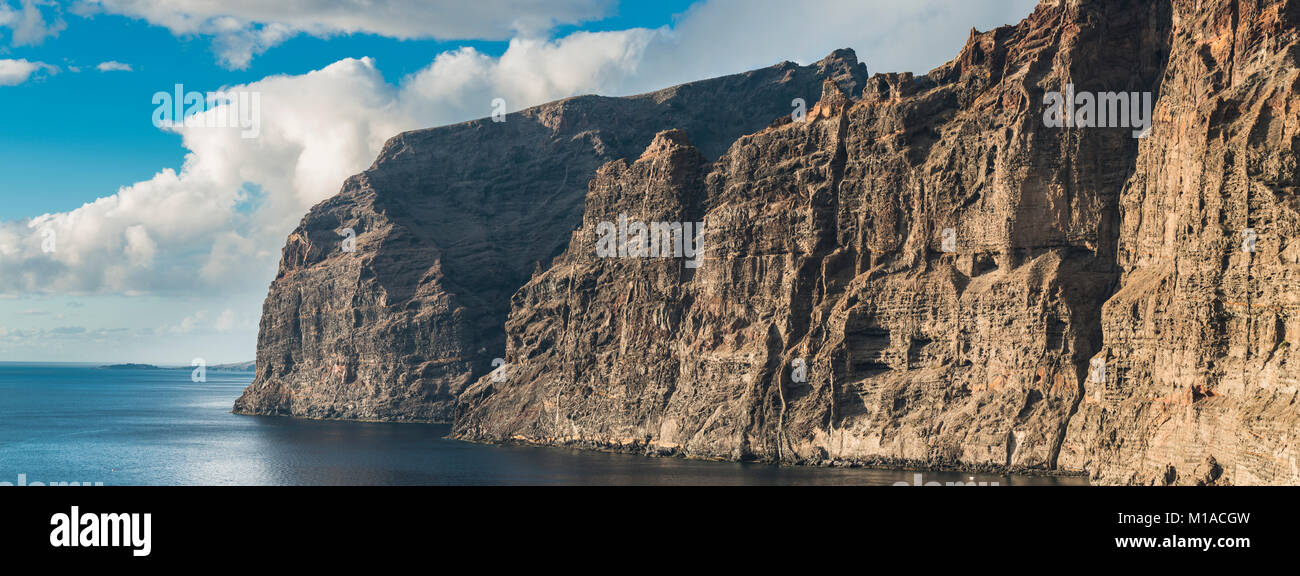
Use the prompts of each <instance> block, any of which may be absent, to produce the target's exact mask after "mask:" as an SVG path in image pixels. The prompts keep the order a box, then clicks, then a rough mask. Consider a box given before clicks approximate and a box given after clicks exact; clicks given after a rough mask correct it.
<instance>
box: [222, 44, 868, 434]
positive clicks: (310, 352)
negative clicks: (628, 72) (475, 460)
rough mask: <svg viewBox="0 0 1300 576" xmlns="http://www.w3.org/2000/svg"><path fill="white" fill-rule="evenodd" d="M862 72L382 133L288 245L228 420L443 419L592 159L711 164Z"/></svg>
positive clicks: (786, 71) (495, 339)
mask: <svg viewBox="0 0 1300 576" xmlns="http://www.w3.org/2000/svg"><path fill="white" fill-rule="evenodd" d="M866 78H867V71H866V67H865V66H863V65H861V64H859V63H858V62H857V60H856V57H855V56H854V55H853V53H852V52H848V51H843V52H837V53H835V54H832V55H831V56H829V57H828V58H826V59H825V60H823V61H821V62H819V63H817V64H815V65H812V66H807V67H800V66H796V65H794V64H791V63H785V64H781V65H778V66H775V67H772V68H768V69H765V70H759V71H756V72H750V73H747V74H741V75H736V76H728V77H724V78H718V79H714V80H707V81H702V82H696V83H692V84H686V85H683V86H677V87H674V88H670V89H667V90H663V91H660V92H656V93H652V94H647V95H643V96H637V97H631V98H601V97H594V96H592V97H579V98H572V99H568V100H564V101H560V102H555V103H551V104H547V105H544V106H539V107H536V108H532V109H529V110H525V111H523V112H521V113H518V114H511V115H509V116H508V117H507V118H506V121H505V122H501V123H497V122H493V121H491V120H482V121H477V122H469V123H465V124H460V125H456V126H450V127H445V128H438V129H432V130H424V131H418V132H411V133H406V134H402V135H400V136H397V137H396V138H393V139H392V140H391V141H389V142H388V143H387V144H386V145H385V146H384V149H383V152H382V153H381V154H380V156H379V158H378V159H377V160H376V161H375V164H374V165H373V166H372V167H371V168H370V169H369V170H367V171H366V172H364V173H362V174H360V175H358V176H355V177H353V178H351V179H349V180H348V181H347V182H346V183H345V184H344V186H343V190H342V191H341V192H340V193H339V194H338V195H337V196H336V197H334V198H332V199H330V200H328V201H326V202H324V203H322V204H320V205H318V206H316V207H315V208H313V209H312V210H311V212H310V213H309V214H308V215H307V216H306V217H305V218H304V219H303V221H302V224H301V225H300V226H299V227H298V229H297V230H295V231H294V232H293V233H292V234H291V235H290V236H289V240H288V242H287V244H286V246H285V248H284V252H283V259H282V261H281V266H280V271H279V274H278V276H277V277H276V279H275V281H274V282H273V284H272V285H271V289H270V294H269V295H268V296H267V299H266V304H265V306H264V309H263V316H262V322H261V328H260V333H259V337H258V353H257V377H256V380H255V381H254V383H253V385H252V386H251V387H249V389H248V390H247V391H246V392H245V393H244V395H243V397H242V398H240V399H239V401H238V403H237V404H236V406H235V410H236V411H237V412H241V413H251V414H276V415H291V416H301V417H310V418H342V419H359V420H433V421H439V420H441V421H445V420H449V419H450V417H451V414H452V407H453V406H454V404H455V401H456V398H457V395H458V394H459V393H460V392H461V390H462V389H463V388H464V387H465V386H467V385H468V384H470V383H471V382H473V381H474V380H476V379H477V378H478V377H479V376H481V375H483V374H485V373H487V372H488V370H490V369H491V368H492V360H493V359H494V358H497V357H503V356H504V355H505V331H504V325H505V320H506V316H507V313H508V311H509V308H510V297H511V295H512V294H513V293H514V292H515V291H516V290H517V289H519V287H520V286H522V285H523V284H524V283H525V282H526V281H527V280H528V278H529V277H530V274H532V272H533V271H534V269H535V268H538V267H545V266H547V265H549V263H550V261H551V259H552V258H554V257H555V255H557V254H559V253H560V252H561V251H562V250H563V249H564V247H565V244H566V242H567V240H568V237H569V234H570V233H571V232H572V231H573V228H574V227H575V226H576V225H577V224H578V223H579V222H580V221H581V218H582V213H583V202H584V198H585V196H586V191H587V183H588V181H590V180H591V178H592V175H593V174H594V173H595V172H596V169H597V168H598V167H599V166H601V165H602V164H605V163H607V162H609V161H612V160H616V159H619V158H625V157H635V156H637V155H638V154H640V153H641V151H642V150H644V149H645V147H646V146H647V145H648V144H649V143H650V141H651V140H652V138H653V137H654V135H655V133H657V132H659V131H661V130H665V129H669V128H677V129H681V130H684V131H685V132H686V133H688V134H690V136H691V138H693V139H694V141H695V142H697V143H698V144H699V146H700V149H701V150H703V151H704V152H705V153H706V154H710V155H711V156H712V157H715V158H716V157H717V156H718V155H720V154H722V153H723V152H725V151H726V149H727V148H728V147H729V146H730V144H731V142H732V141H734V140H735V139H736V138H738V137H740V136H741V135H743V134H746V133H751V132H755V131H758V130H760V129H762V128H763V127H764V126H766V125H767V124H768V123H770V122H771V121H772V119H773V118H776V117H778V116H781V115H789V114H790V113H791V112H792V106H791V102H792V100H793V99H795V98H804V99H806V100H807V101H808V103H809V105H811V104H812V103H815V102H816V98H817V96H818V95H819V94H820V90H821V85H822V82H823V81H824V80H828V79H829V80H832V81H833V82H835V83H837V85H838V86H841V87H843V89H844V90H846V91H849V92H852V93H859V92H860V91H861V89H862V86H863V84H864V83H865V80H866ZM485 106H486V103H485ZM347 231H350V232H351V233H352V234H354V236H352V235H350V234H349V235H347V236H345V234H347Z"/></svg>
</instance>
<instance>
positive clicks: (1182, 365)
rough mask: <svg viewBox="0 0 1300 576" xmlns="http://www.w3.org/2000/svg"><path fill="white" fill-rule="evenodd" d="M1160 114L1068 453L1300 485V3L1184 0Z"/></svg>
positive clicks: (1197, 475) (1144, 473)
mask: <svg viewBox="0 0 1300 576" xmlns="http://www.w3.org/2000/svg"><path fill="white" fill-rule="evenodd" d="M1172 22H1173V29H1172V34H1171V41H1170V44H1169V58H1168V60H1169V61H1168V65H1167V69H1166V72H1165V75H1164V78H1165V80H1164V82H1163V83H1162V85H1161V87H1160V98H1159V103H1158V105H1157V106H1156V113H1155V115H1156V121H1155V124H1154V127H1153V129H1152V132H1151V136H1150V137H1149V138H1147V140H1146V141H1145V142H1144V143H1143V144H1142V146H1141V148H1140V150H1139V154H1138V157H1137V161H1136V164H1135V168H1134V173H1133V175H1132V176H1131V177H1130V178H1129V180H1128V182H1127V183H1126V185H1125V188H1124V190H1123V193H1122V194H1121V195H1120V198H1119V205H1118V208H1119V223H1120V229H1119V240H1120V242H1119V252H1118V254H1117V260H1116V263H1117V265H1118V266H1119V268H1120V270H1121V282H1120V286H1119V287H1118V289H1117V290H1116V291H1115V293H1114V294H1113V295H1112V296H1111V297H1110V298H1109V299H1108V300H1107V301H1106V302H1105V304H1104V305H1103V306H1102V309H1101V319H1100V320H1101V327H1102V330H1103V332H1104V334H1105V339H1104V341H1103V346H1102V348H1101V350H1100V351H1099V353H1098V355H1097V361H1098V362H1099V363H1100V362H1104V363H1105V366H1106V372H1105V375H1104V378H1103V377H1099V378H1094V379H1090V380H1089V381H1088V382H1087V383H1086V385H1085V395H1084V402H1083V404H1082V406H1081V407H1080V411H1079V414H1078V415H1077V416H1076V417H1075V418H1074V419H1073V420H1072V421H1071V423H1070V430H1069V432H1068V433H1067V439H1068V442H1067V450H1066V451H1065V452H1064V454H1063V455H1062V463H1063V465H1068V466H1071V467H1086V468H1088V469H1089V470H1091V471H1092V472H1093V474H1094V475H1096V476H1099V478H1100V479H1101V480H1103V481H1106V482H1113V483H1151V484H1206V483H1219V484H1223V483H1239V484H1298V483H1300V468H1298V466H1300V464H1298V463H1297V458H1298V457H1300V437H1298V436H1300V405H1297V396H1296V392H1297V380H1296V378H1297V371H1298V370H1300V365H1297V364H1296V363H1294V362H1293V361H1300V358H1296V357H1295V352H1294V346H1295V344H1294V343H1295V342H1300V314H1297V312H1298V310H1300V309H1298V306H1300V265H1298V264H1300V241H1298V240H1300V214H1298V210H1300V196H1297V193H1298V192H1300V191H1298V190H1297V188H1296V185H1297V176H1296V174H1297V172H1296V169H1297V167H1296V158H1297V152H1298V151H1300V148H1298V142H1300V141H1298V139H1297V134H1298V133H1300V97H1298V96H1297V90H1296V88H1297V82H1300V70H1298V69H1297V50H1298V48H1297V43H1296V42H1297V33H1296V24H1297V22H1300V3H1297V2H1295V1H1294V0H1288V1H1281V0H1278V1H1255V2H1230V1H1226V0H1225V1H1218V2H1190V1H1189V2H1174V3H1173V13H1172Z"/></svg>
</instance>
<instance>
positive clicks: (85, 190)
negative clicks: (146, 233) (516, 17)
mask: <svg viewBox="0 0 1300 576" xmlns="http://www.w3.org/2000/svg"><path fill="white" fill-rule="evenodd" d="M6 1H7V2H9V4H10V5H11V6H13V7H14V8H18V7H19V6H20V4H19V3H18V2H16V1H15V0H0V3H4V2H6ZM690 4H691V2H690V1H689V0H665V1H652V2H624V3H622V4H618V5H614V6H613V7H612V8H613V10H612V11H613V13H612V14H611V15H610V16H609V17H607V18H602V19H600V20H598V21H594V22H589V23H585V24H583V25H580V26H578V25H567V26H561V27H557V29H556V33H557V34H559V35H564V34H567V33H570V32H572V31H574V30H579V29H581V30H622V29H627V28H635V27H645V28H658V27H660V26H664V25H668V24H671V23H672V19H673V17H674V15H677V14H680V13H681V12H683V11H685V10H686V9H687V8H688V7H689V6H690ZM65 6H68V5H65ZM44 10H45V11H46V12H47V13H49V14H51V15H53V14H55V13H56V12H60V13H62V19H63V21H64V22H65V23H66V28H64V29H63V30H62V31H61V32H59V33H58V35H57V36H54V37H50V38H47V39H46V40H45V41H44V42H43V43H42V44H41V45H39V46H23V47H12V46H10V43H9V39H10V37H12V33H11V32H10V31H8V30H6V29H4V28H0V45H2V46H4V48H0V58H13V59H26V60H29V61H42V62H47V63H49V64H52V65H55V66H58V67H60V69H61V70H60V72H59V73H57V74H54V75H52V76H48V77H45V78H44V79H43V80H39V81H34V82H27V83H24V84H22V85H19V86H10V87H5V88H3V89H0V109H3V110H8V111H10V114H9V115H8V116H7V117H6V118H5V122H4V128H3V130H0V173H3V174H5V178H4V179H3V180H0V197H2V198H4V199H5V201H4V202H3V203H0V220H15V219H20V218H25V217H28V216H34V215H38V214H42V213H45V212H56V211H66V210H71V209H74V208H76V207H78V206H80V205H81V204H82V203H84V202H87V201H90V200H93V199H95V198H97V197H99V196H101V195H103V194H104V193H105V191H109V192H111V191H113V190H115V189H116V188H117V187H118V186H121V185H124V184H129V183H132V182H138V181H141V180H145V179H148V178H149V177H151V176H153V175H154V173H155V172H157V171H158V169H159V168H163V167H172V168H174V169H178V170H179V169H180V167H181V163H182V161H183V160H184V157H185V150H184V149H183V148H182V147H181V139H180V137H179V136H177V135H175V134H166V133H163V132H160V131H159V130H158V129H156V128H154V126H153V125H152V123H150V122H149V119H150V114H151V113H152V112H153V110H154V108H155V106H154V105H153V104H152V103H151V101H150V98H151V97H152V95H153V94H154V93H155V92H157V91H159V90H167V89H170V87H171V86H172V85H174V84H176V83H181V84H184V85H185V86H186V87H187V89H189V88H191V87H192V88H193V89H195V90H199V91H203V92H207V91H210V90H215V89H217V88H219V87H221V86H229V85H234V84H242V83H247V82H252V81H255V80H258V79H260V78H263V77H266V76H270V75H273V74H304V73H307V72H310V71H312V70H317V69H320V68H324V67H325V66H327V65H329V64H331V63H333V62H336V61H338V60H342V59H344V58H349V57H352V58H360V57H363V56H370V57H372V58H374V59H375V60H376V62H377V63H378V65H379V66H380V70H381V72H382V73H383V75H384V77H385V78H386V79H387V80H389V81H390V82H397V81H399V80H400V79H401V78H402V77H404V76H406V75H408V74H411V73H414V72H417V71H419V70H420V69H421V68H424V67H425V66H427V65H428V64H429V62H430V61H431V60H432V59H433V58H434V56H436V55H437V54H439V53H441V52H444V51H447V50H452V49H455V48H458V47H461V46H473V47H475V48H477V49H478V50H480V51H482V52H484V53H486V54H490V55H493V56H499V55H500V54H501V53H502V52H504V51H505V49H506V45H507V41H504V40H497V41H481V40H457V41H440V40H437V39H428V40H396V39H391V38H384V37H382V36H377V35H373V34H357V35H342V36H337V37H331V38H317V37H313V36H310V35H303V36H298V37H295V38H292V39H290V40H288V41H286V42H285V43H283V44H281V45H279V46H277V47H276V48H274V49H272V50H269V51H268V52H267V53H265V54H263V55H261V56H259V57H258V58H256V59H255V60H253V61H252V63H251V64H250V65H249V66H248V67H247V68H246V69H242V70H231V69H228V68H226V67H223V66H221V65H220V64H219V63H218V62H217V60H216V59H215V58H214V56H213V48H212V43H213V41H212V38H211V37H207V36H195V37H176V36H174V35H172V33H170V32H168V31H167V30H166V29H165V28H162V27H159V26H154V25H150V24H149V23H148V22H145V21H142V20H138V19H134V18H130V17H126V16H118V15H114V14H97V15H92V16H89V17H80V16H77V15H75V14H71V13H70V12H68V11H67V9H66V8H65V9H64V10H58V11H56V10H54V9H53V7H45V8H44ZM47 18H48V17H47ZM51 19H52V18H51ZM105 61H115V62H122V63H126V64H129V65H130V66H131V67H132V71H131V72H99V71H97V70H95V67H96V66H97V65H99V64H100V63H102V62H105ZM72 67H76V68H79V69H80V70H81V72H79V73H73V72H71V71H69V70H68V69H69V68H72ZM106 111H112V112H111V113H106ZM72 166H75V167H76V169H75V170H72V169H69V168H70V167H72Z"/></svg>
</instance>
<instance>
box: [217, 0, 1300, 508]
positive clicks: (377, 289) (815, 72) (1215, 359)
mask: <svg viewBox="0 0 1300 576" xmlns="http://www.w3.org/2000/svg"><path fill="white" fill-rule="evenodd" d="M1297 21H1300V0H1164V1H1155V2H1132V1H1127V0H1045V1H1043V2H1042V3H1040V5H1039V6H1038V8H1037V9H1036V10H1035V11H1034V13H1033V14H1032V15H1030V16H1029V17H1028V18H1027V19H1025V20H1024V21H1023V22H1021V23H1019V24H1018V25H1015V26H1007V27H1003V28H999V29H996V30H993V31H989V32H983V33H979V32H975V31H972V33H971V36H970V38H969V39H968V41H967V43H966V46H965V47H964V48H963V50H962V51H961V53H960V54H959V55H958V57H957V58H956V59H954V60H953V61H952V62H950V63H948V64H947V65H944V66H942V67H940V68H938V69H936V70H934V71H932V72H930V73H929V74H927V75H925V76H913V75H911V74H884V75H876V76H874V77H870V78H867V77H866V75H865V70H864V69H863V67H861V66H860V65H858V64H857V63H856V60H854V59H853V58H852V57H851V55H850V54H849V53H846V52H837V53H836V54H834V55H832V56H831V57H830V58H828V59H827V60H825V61H823V62H822V63H819V64H818V65H815V66H812V67H809V68H799V67H795V66H793V65H783V66H779V67H776V68H773V69H768V70H763V71H758V72H754V73H750V74H747V75H742V76H736V77H728V78H724V79H718V80H713V81H708V82H702V83H696V84H690V85H686V86H682V87H678V88H674V89H670V90H666V91H663V92H660V93H656V94H652V95H647V96H643V97H637V98H630V99H605V98H579V99H573V100H567V101H564V102H559V103H555V104H550V105H547V106H542V107H539V108H535V109H532V110H529V111H526V112H524V113H521V114H519V115H513V116H511V117H510V119H509V121H508V122H507V123H505V124H493V123H491V122H489V121H484V122H475V123H469V124H464V125H460V126H455V127H450V128H443V129H438V130H431V131H423V132H416V133H410V134H405V135H402V136H399V137H397V138H395V139H394V140H393V141H391V142H390V143H389V144H388V146H386V148H385V150H384V152H383V154H382V155H381V157H380V159H379V160H378V161H377V162H376V164H375V166H374V167H373V168H371V169H370V170H369V171H367V172H366V173H365V174H362V175H360V176H357V177H355V178H353V179H352V180H350V181H349V182H348V183H347V184H346V185H345V187H344V191H343V192H342V193H341V194H340V195H339V196H338V197H336V198H334V199H332V200H330V201H328V202H326V203H324V204H322V205H320V206H318V207H317V208H315V209H314V210H313V211H312V213H311V214H309V215H308V217H307V218H306V219H305V220H304V222H303V225H302V227H301V228H300V229H299V230H298V231H297V232H295V233H294V234H293V235H292V236H291V237H290V240H289V243H288V245H287V246H286V248H285V252H284V262H283V264H282V270H281V274H280V276H279V278H277V280H276V282H275V284H274V285H273V286H272V290H271V294H270V296H269V297H268V299H267V304H266V310H265V315H264V317H263V321H262V332H261V340H260V342H259V354H258V362H257V369H258V376H257V380H256V382H255V383H254V385H253V386H252V387H250V389H249V391H248V392H247V393H246V394H245V396H244V397H243V398H242V399H241V400H240V403H239V405H238V406H237V410H239V411H244V412H254V413H269V414H290V415H297V416H309V417H325V418H359V419H388V420H411V419H422V420H438V419H445V418H446V417H447V416H448V414H449V412H450V410H451V409H452V408H453V406H454V407H455V424H454V435H455V436H456V437H459V438H462V439H467V440H475V441H489V442H522V443H536V444H551V445H569V446H577V447H586V448H601V449H617V450H625V451H634V452H640V453H648V454H664V455H679V456H685V457H692V458H720V459H729V460H761V461H773V462H776V461H779V462H785V463H799V464H820V465H837V464H867V465H885V466H890V465H909V466H922V467H928V468H964V469H989V470H992V469H998V470H1038V471H1063V472H1079V473H1083V472H1087V473H1089V474H1090V475H1091V476H1092V477H1093V478H1094V479H1095V480H1097V481H1099V482H1103V483H1159V484H1174V483H1177V484H1206V483H1213V484H1230V483H1243V484H1244V483H1290V484H1296V483H1300V468H1297V463H1296V458H1297V456H1300V439H1297V438H1296V436H1297V435H1298V434H1300V405H1297V380H1296V376H1295V375H1294V373H1293V371H1295V370H1300V367H1294V368H1293V367H1292V365H1291V363H1290V361H1291V350H1292V347H1293V345H1292V343H1291V341H1292V340H1300V319H1297V314H1296V310H1297V308H1300V291H1298V290H1297V289H1296V288H1295V287H1296V286H1297V280H1300V243H1297V242H1296V241H1295V240H1294V239H1295V238H1297V237H1298V236H1300V216H1298V214H1297V210H1300V200H1297V196H1296V169H1297V166H1296V154H1297V142H1298V139H1297V132H1298V131H1300V113H1297V109H1298V104H1300V102H1297V97H1296V95H1295V94H1296V90H1295V88H1296V86H1297V83H1298V82H1300V70H1298V68H1297V62H1296V59H1297V55H1298V52H1300V48H1298V47H1297V46H1298V45H1297V33H1296V23H1297ZM818 93H820V94H822V96H821V97H820V98H817V96H816V94H818ZM1058 95H1060V96H1061V97H1062V100H1060V102H1062V106H1061V109H1060V110H1061V111H1065V110H1068V111H1074V110H1076V107H1077V108H1078V109H1081V110H1084V111H1086V113H1079V114H1069V116H1070V120H1069V121H1066V122H1058V121H1054V120H1053V118H1055V119H1058V120H1059V119H1060V117H1061V114H1060V113H1058V114H1056V115H1055V116H1053V115H1052V114H1050V113H1049V111H1050V110H1051V106H1049V105H1048V103H1049V102H1055V101H1057V100H1053V99H1054V98H1055V97H1057V96H1058ZM796 97H802V98H806V99H807V100H808V101H809V103H810V105H811V104H812V103H813V102H817V104H816V106H815V107H813V108H812V109H811V110H810V111H809V114H808V116H807V118H805V119H802V120H801V121H792V120H791V119H790V118H789V117H788V113H789V112H790V101H791V100H792V99H793V98H796ZM1120 97H1122V99H1123V101H1122V102H1121V100H1120ZM1147 98H1149V102H1150V103H1151V109H1150V110H1149V111H1148V110H1146V109H1145V106H1144V105H1145V102H1147V101H1148V100H1147ZM773 119H778V120H777V121H776V122H772V120H773ZM1146 121H1151V122H1150V129H1149V130H1145V131H1144V130H1143V128H1145V127H1146V125H1147V122H1146ZM1135 136H1141V137H1135ZM349 227H350V228H353V229H355V230H356V232H357V240H358V242H357V246H358V248H357V250H356V251H355V252H351V253H348V252H342V251H341V250H339V241H340V238H339V237H338V236H337V233H336V231H337V230H338V229H341V228H349ZM575 228H576V229H575ZM694 232H698V235H697V234H694ZM651 237H653V239H652V238H651ZM696 238H698V245H697V244H696V242H695V240H696ZM692 248H698V249H699V252H698V253H695V252H693V251H692V250H691V249H692ZM503 351H504V352H503ZM498 356H500V357H502V358H504V359H505V362H506V364H505V365H504V366H502V367H500V368H499V369H497V370H495V371H492V368H493V366H492V363H491V360H492V358H494V357H498ZM458 395H459V401H457V396H458Z"/></svg>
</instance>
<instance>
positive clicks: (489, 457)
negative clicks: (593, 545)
mask: <svg viewBox="0 0 1300 576" xmlns="http://www.w3.org/2000/svg"><path fill="white" fill-rule="evenodd" d="M207 377H208V381H207V382H206V383H197V384H196V383H193V382H191V381H190V372H189V370H160V371H154V370H104V369H100V368H97V367H93V366H70V365H50V364H37V365H33V364H0V482H10V483H12V484H18V483H19V475H20V474H22V475H25V478H26V482H28V483H31V482H103V483H104V484H105V485H173V484H182V485H209V484H219V485H237V484H252V485H267V484H270V485H317V484H324V485H332V484H345V485H354V484H361V485H391V484H398V485H411V484H635V485H643V484H893V483H894V482H899V481H907V482H912V481H914V479H915V476H914V473H912V472H901V471H899V472H894V471H879V470H848V469H845V470H840V469H833V470H830V469H814V468H790V467H776V466H768V465H761V464H732V463H717V462H694V461H686V460H680V459H673V458H645V457H641V456H633V455H625V454H604V453H594V452H581V451H576V450H568V449H561V448H526V447H498V446H484V445H478V444H468V443H464V442H456V441H452V440H446V439H445V438H444V436H445V435H446V434H447V432H448V427H447V426H440V425H420V424H367V423H354V422H314V421H303V420H292V419H287V418H265V417H254V416H237V415H234V414H231V413H230V409H231V406H232V405H233V404H234V402H235V399H236V398H238V397H239V394H240V392H241V391H243V389H244V387H245V386H247V385H248V383H249V382H250V381H251V379H252V376H251V375H250V374H238V373H220V372H211V371H209V372H208V374H207ZM967 478H968V476H967V475H959V474H940V473H930V472H927V473H925V475H924V480H925V481H927V482H929V481H939V482H947V481H962V480H966V479H967ZM975 480H976V481H977V482H980V481H983V482H998V483H1000V484H1001V485H1003V486H1006V485H1013V484H1082V483H1084V480H1083V479H1078V478H1066V479H1053V478H1037V477H1006V476H984V475H981V476H977V477H976V478H975Z"/></svg>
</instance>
